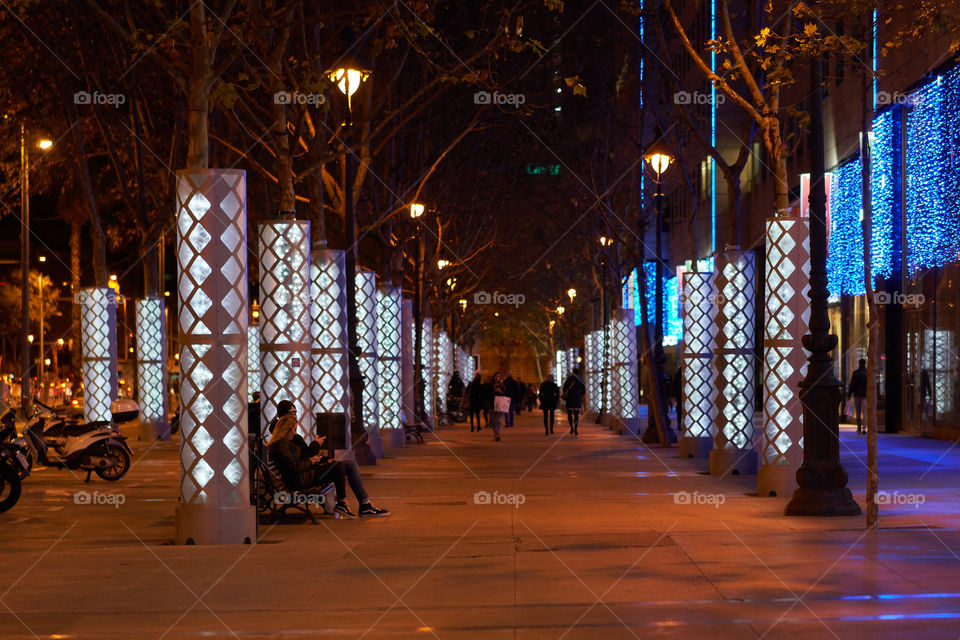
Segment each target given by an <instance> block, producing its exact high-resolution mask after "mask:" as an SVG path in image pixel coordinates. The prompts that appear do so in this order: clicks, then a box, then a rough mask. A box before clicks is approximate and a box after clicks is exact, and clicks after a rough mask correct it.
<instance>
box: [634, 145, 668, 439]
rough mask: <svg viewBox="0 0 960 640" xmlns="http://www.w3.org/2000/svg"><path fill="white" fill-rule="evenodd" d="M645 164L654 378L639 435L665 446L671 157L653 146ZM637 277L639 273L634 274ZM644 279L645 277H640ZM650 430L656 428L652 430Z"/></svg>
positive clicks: (645, 157) (661, 149) (666, 431)
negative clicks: (666, 208) (651, 231)
mask: <svg viewBox="0 0 960 640" xmlns="http://www.w3.org/2000/svg"><path fill="white" fill-rule="evenodd" d="M644 160H646V162H647V164H649V165H650V168H651V169H653V172H654V176H655V177H654V182H656V184H657V192H656V194H654V199H655V200H656V203H657V224H656V254H657V255H656V262H655V263H654V291H655V293H654V304H655V305H656V309H655V311H654V336H653V362H654V367H653V375H654V383H655V384H654V405H655V414H654V418H655V421H654V423H651V424H650V425H648V427H647V430H646V431H645V432H644V434H643V441H644V442H648V443H649V442H656V441H657V440H660V444H662V445H663V446H665V447H666V446H669V444H670V443H671V442H672V441H673V440H674V437H673V432H672V431H671V429H670V418H669V417H668V416H667V410H666V395H667V380H666V373H665V372H664V365H665V364H666V362H667V356H666V355H665V354H664V352H663V255H662V253H663V247H662V244H663V200H664V195H663V187H662V178H663V173H664V172H665V171H666V170H667V169H668V168H669V167H670V164H671V163H672V162H673V156H671V155H670V154H669V153H668V152H667V151H666V150H665V149H663V148H661V147H659V145H656V144H655V145H654V146H653V147H651V148H650V150H649V151H647V153H646V155H645V156H644ZM637 275H638V277H640V275H641V274H637ZM644 277H646V276H645V274H644ZM653 427H656V430H654V428H653Z"/></svg>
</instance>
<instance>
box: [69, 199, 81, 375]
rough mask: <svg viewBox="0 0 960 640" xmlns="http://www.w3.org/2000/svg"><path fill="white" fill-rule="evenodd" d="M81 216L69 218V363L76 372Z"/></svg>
mask: <svg viewBox="0 0 960 640" xmlns="http://www.w3.org/2000/svg"><path fill="white" fill-rule="evenodd" d="M82 230H83V218H81V217H80V215H79V213H74V215H73V217H72V218H71V220H70V293H71V297H72V299H73V300H74V304H71V305H70V322H71V327H72V334H73V339H72V340H71V342H70V364H71V365H72V366H73V370H74V372H76V373H79V372H80V358H81V357H82V354H81V352H80V342H81V340H80V305H79V304H76V300H78V297H77V296H78V295H79V294H80V245H81V232H82Z"/></svg>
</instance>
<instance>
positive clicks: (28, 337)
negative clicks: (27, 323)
mask: <svg viewBox="0 0 960 640" xmlns="http://www.w3.org/2000/svg"><path fill="white" fill-rule="evenodd" d="M27 342H29V343H30V344H33V334H32V333H31V334H30V335H28V336H27Z"/></svg>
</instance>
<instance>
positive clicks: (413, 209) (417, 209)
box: [410, 202, 423, 220]
mask: <svg viewBox="0 0 960 640" xmlns="http://www.w3.org/2000/svg"><path fill="white" fill-rule="evenodd" d="M422 215H423V205H422V204H420V203H419V202H414V203H413V204H411V205H410V217H411V218H413V219H414V220H416V219H417V218H419V217H420V216H422Z"/></svg>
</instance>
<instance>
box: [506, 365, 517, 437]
mask: <svg viewBox="0 0 960 640" xmlns="http://www.w3.org/2000/svg"><path fill="white" fill-rule="evenodd" d="M503 394H504V395H505V396H507V397H508V398H510V411H508V412H507V415H506V419H507V424H506V426H508V427H512V426H513V416H514V413H515V412H516V410H517V381H516V380H514V379H513V374H512V373H510V372H509V371H507V377H506V378H505V379H504V381H503Z"/></svg>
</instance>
